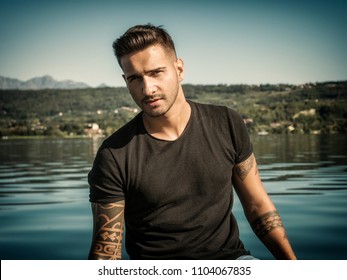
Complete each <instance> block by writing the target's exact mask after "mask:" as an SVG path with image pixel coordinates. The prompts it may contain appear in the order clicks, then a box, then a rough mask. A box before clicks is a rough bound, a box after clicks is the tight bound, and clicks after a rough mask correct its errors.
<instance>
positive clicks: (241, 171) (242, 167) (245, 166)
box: [235, 154, 258, 181]
mask: <svg viewBox="0 0 347 280" xmlns="http://www.w3.org/2000/svg"><path fill="white" fill-rule="evenodd" d="M254 164H255V158H254V155H253V154H251V155H250V157H249V158H248V159H246V160H244V161H243V162H241V163H239V164H236V165H235V171H236V173H237V175H238V176H239V177H240V179H241V181H243V180H244V179H245V178H246V177H247V175H248V173H249V172H250V171H251V169H252V167H253V165H254ZM255 172H256V173H257V172H258V170H257V168H256V171H255Z"/></svg>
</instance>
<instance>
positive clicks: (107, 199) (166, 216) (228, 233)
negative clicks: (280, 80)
mask: <svg viewBox="0 0 347 280" xmlns="http://www.w3.org/2000/svg"><path fill="white" fill-rule="evenodd" d="M113 47H114V50H115V54H116V56H117V59H118V62H119V65H120V67H121V68H122V70H123V73H124V75H123V77H124V80H125V82H126V85H127V88H128V90H129V92H130V94H131V96H132V98H133V99H134V101H135V102H136V104H137V105H138V106H139V107H140V108H141V109H142V112H141V113H139V114H138V115H137V116H136V117H135V118H134V119H133V120H131V121H130V122H129V123H127V124H126V125H125V126H123V127H122V128H120V129H119V130H118V131H116V132H115V133H114V134H113V135H111V136H110V137H109V138H108V139H106V140H105V141H104V142H103V144H102V145H101V147H100V149H99V151H98V153H97V155H96V158H95V161H94V165H93V168H92V170H91V171H90V173H89V184H90V201H91V202H92V210H93V218H94V230H93V241H92V246H91V250H90V254H89V258H90V259H120V258H121V244H122V235H123V231H124V224H125V225H126V227H125V228H126V230H125V233H126V239H125V242H126V250H127V253H128V255H129V256H130V258H131V259H243V258H252V257H251V256H250V254H249V252H248V251H247V250H246V249H245V248H244V245H243V244H242V242H241V241H240V239H239V231H238V226H237V223H236V220H235V218H234V216H233V214H232V212H231V209H232V204H233V188H232V186H234V189H235V190H236V192H237V194H238V196H239V198H240V201H241V203H242V206H243V208H244V212H245V215H246V217H247V219H248V221H249V222H250V223H251V225H252V228H253V230H254V232H255V234H256V235H257V236H258V237H259V238H260V239H261V240H262V241H263V243H264V244H265V245H266V246H267V247H268V248H269V250H270V251H271V252H272V254H273V255H274V256H275V257H276V258H278V259H295V255H294V253H293V250H292V249H291V246H290V243H289V241H288V239H287V237H286V233H285V230H284V228H283V225H282V222H281V219H280V217H279V215H278V213H277V211H276V208H275V206H274V205H273V203H272V202H271V200H270V198H269V197H268V195H267V193H266V192H265V190H264V188H263V185H262V183H261V180H260V177H259V174H258V170H257V164H256V160H255V157H254V155H253V153H252V145H251V143H250V139H249V136H248V133H247V130H246V128H245V126H244V123H243V121H242V119H241V118H240V116H239V115H238V114H237V113H236V112H235V111H233V110H231V109H229V108H226V107H219V106H213V105H202V104H198V103H194V102H191V101H188V100H186V99H185V96H184V93H183V89H182V86H181V82H182V80H183V78H184V64H183V61H182V60H181V59H179V58H177V56H176V51H175V47H174V43H173V41H172V39H171V37H170V35H169V34H168V33H167V32H166V31H165V30H164V29H162V28H160V27H155V26H152V25H150V24H148V25H140V26H134V27H132V28H130V29H129V30H128V31H127V32H126V33H125V34H124V35H123V36H121V37H120V38H118V39H117V40H116V41H115V42H114V44H113Z"/></svg>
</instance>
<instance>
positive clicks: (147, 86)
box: [142, 77, 156, 96]
mask: <svg viewBox="0 0 347 280" xmlns="http://www.w3.org/2000/svg"><path fill="white" fill-rule="evenodd" d="M142 92H143V94H144V95H146V96H151V95H153V94H154V93H155V92H156V86H155V83H154V81H153V79H151V77H143V88H142Z"/></svg>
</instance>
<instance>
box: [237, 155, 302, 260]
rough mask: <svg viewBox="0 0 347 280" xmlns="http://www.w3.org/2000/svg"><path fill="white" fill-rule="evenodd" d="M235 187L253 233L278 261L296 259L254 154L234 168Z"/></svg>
mask: <svg viewBox="0 0 347 280" xmlns="http://www.w3.org/2000/svg"><path fill="white" fill-rule="evenodd" d="M233 185H234V188H235V190H236V192H237V194H238V196H239V198H240V201H241V204H242V206H243V209H244V212H245V215H246V218H247V220H248V222H249V223H250V224H251V226H252V229H253V231H254V232H255V234H256V235H257V236H258V238H259V239H260V240H261V241H262V242H263V243H264V244H265V246H266V247H267V248H268V249H269V250H270V252H271V253H272V254H273V255H274V257H275V258H276V259H296V256H295V254H294V252H293V250H292V247H291V245H290V243H289V240H288V238H287V235H286V232H285V229H284V227H283V224H282V221H281V218H280V216H279V214H278V212H277V210H276V208H275V205H274V204H273V203H272V201H271V199H270V197H269V196H268V194H267V193H266V191H265V189H264V187H263V184H262V182H261V180H260V176H259V172H258V168H257V163H256V160H255V157H254V155H253V154H252V155H251V156H250V157H249V158H248V159H246V160H245V161H243V162H241V163H240V164H237V165H235V167H234V172H233Z"/></svg>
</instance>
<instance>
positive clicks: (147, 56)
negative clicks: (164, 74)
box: [120, 45, 175, 74]
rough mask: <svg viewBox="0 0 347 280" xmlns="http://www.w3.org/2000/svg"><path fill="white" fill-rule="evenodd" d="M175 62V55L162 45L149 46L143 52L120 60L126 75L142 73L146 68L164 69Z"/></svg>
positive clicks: (137, 52)
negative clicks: (163, 67)
mask: <svg viewBox="0 0 347 280" xmlns="http://www.w3.org/2000/svg"><path fill="white" fill-rule="evenodd" d="M174 61H175V55H174V53H173V52H172V51H170V50H167V49H165V48H164V47H162V46H161V45H153V46H149V47H147V48H145V49H143V50H140V51H136V52H133V53H131V54H128V55H124V56H123V57H122V58H121V60H120V62H121V67H122V69H123V71H124V73H125V74H126V73H127V72H134V71H141V70H142V69H144V68H146V69H147V70H149V69H148V68H156V67H162V66H165V65H168V64H170V63H172V62H174Z"/></svg>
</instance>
